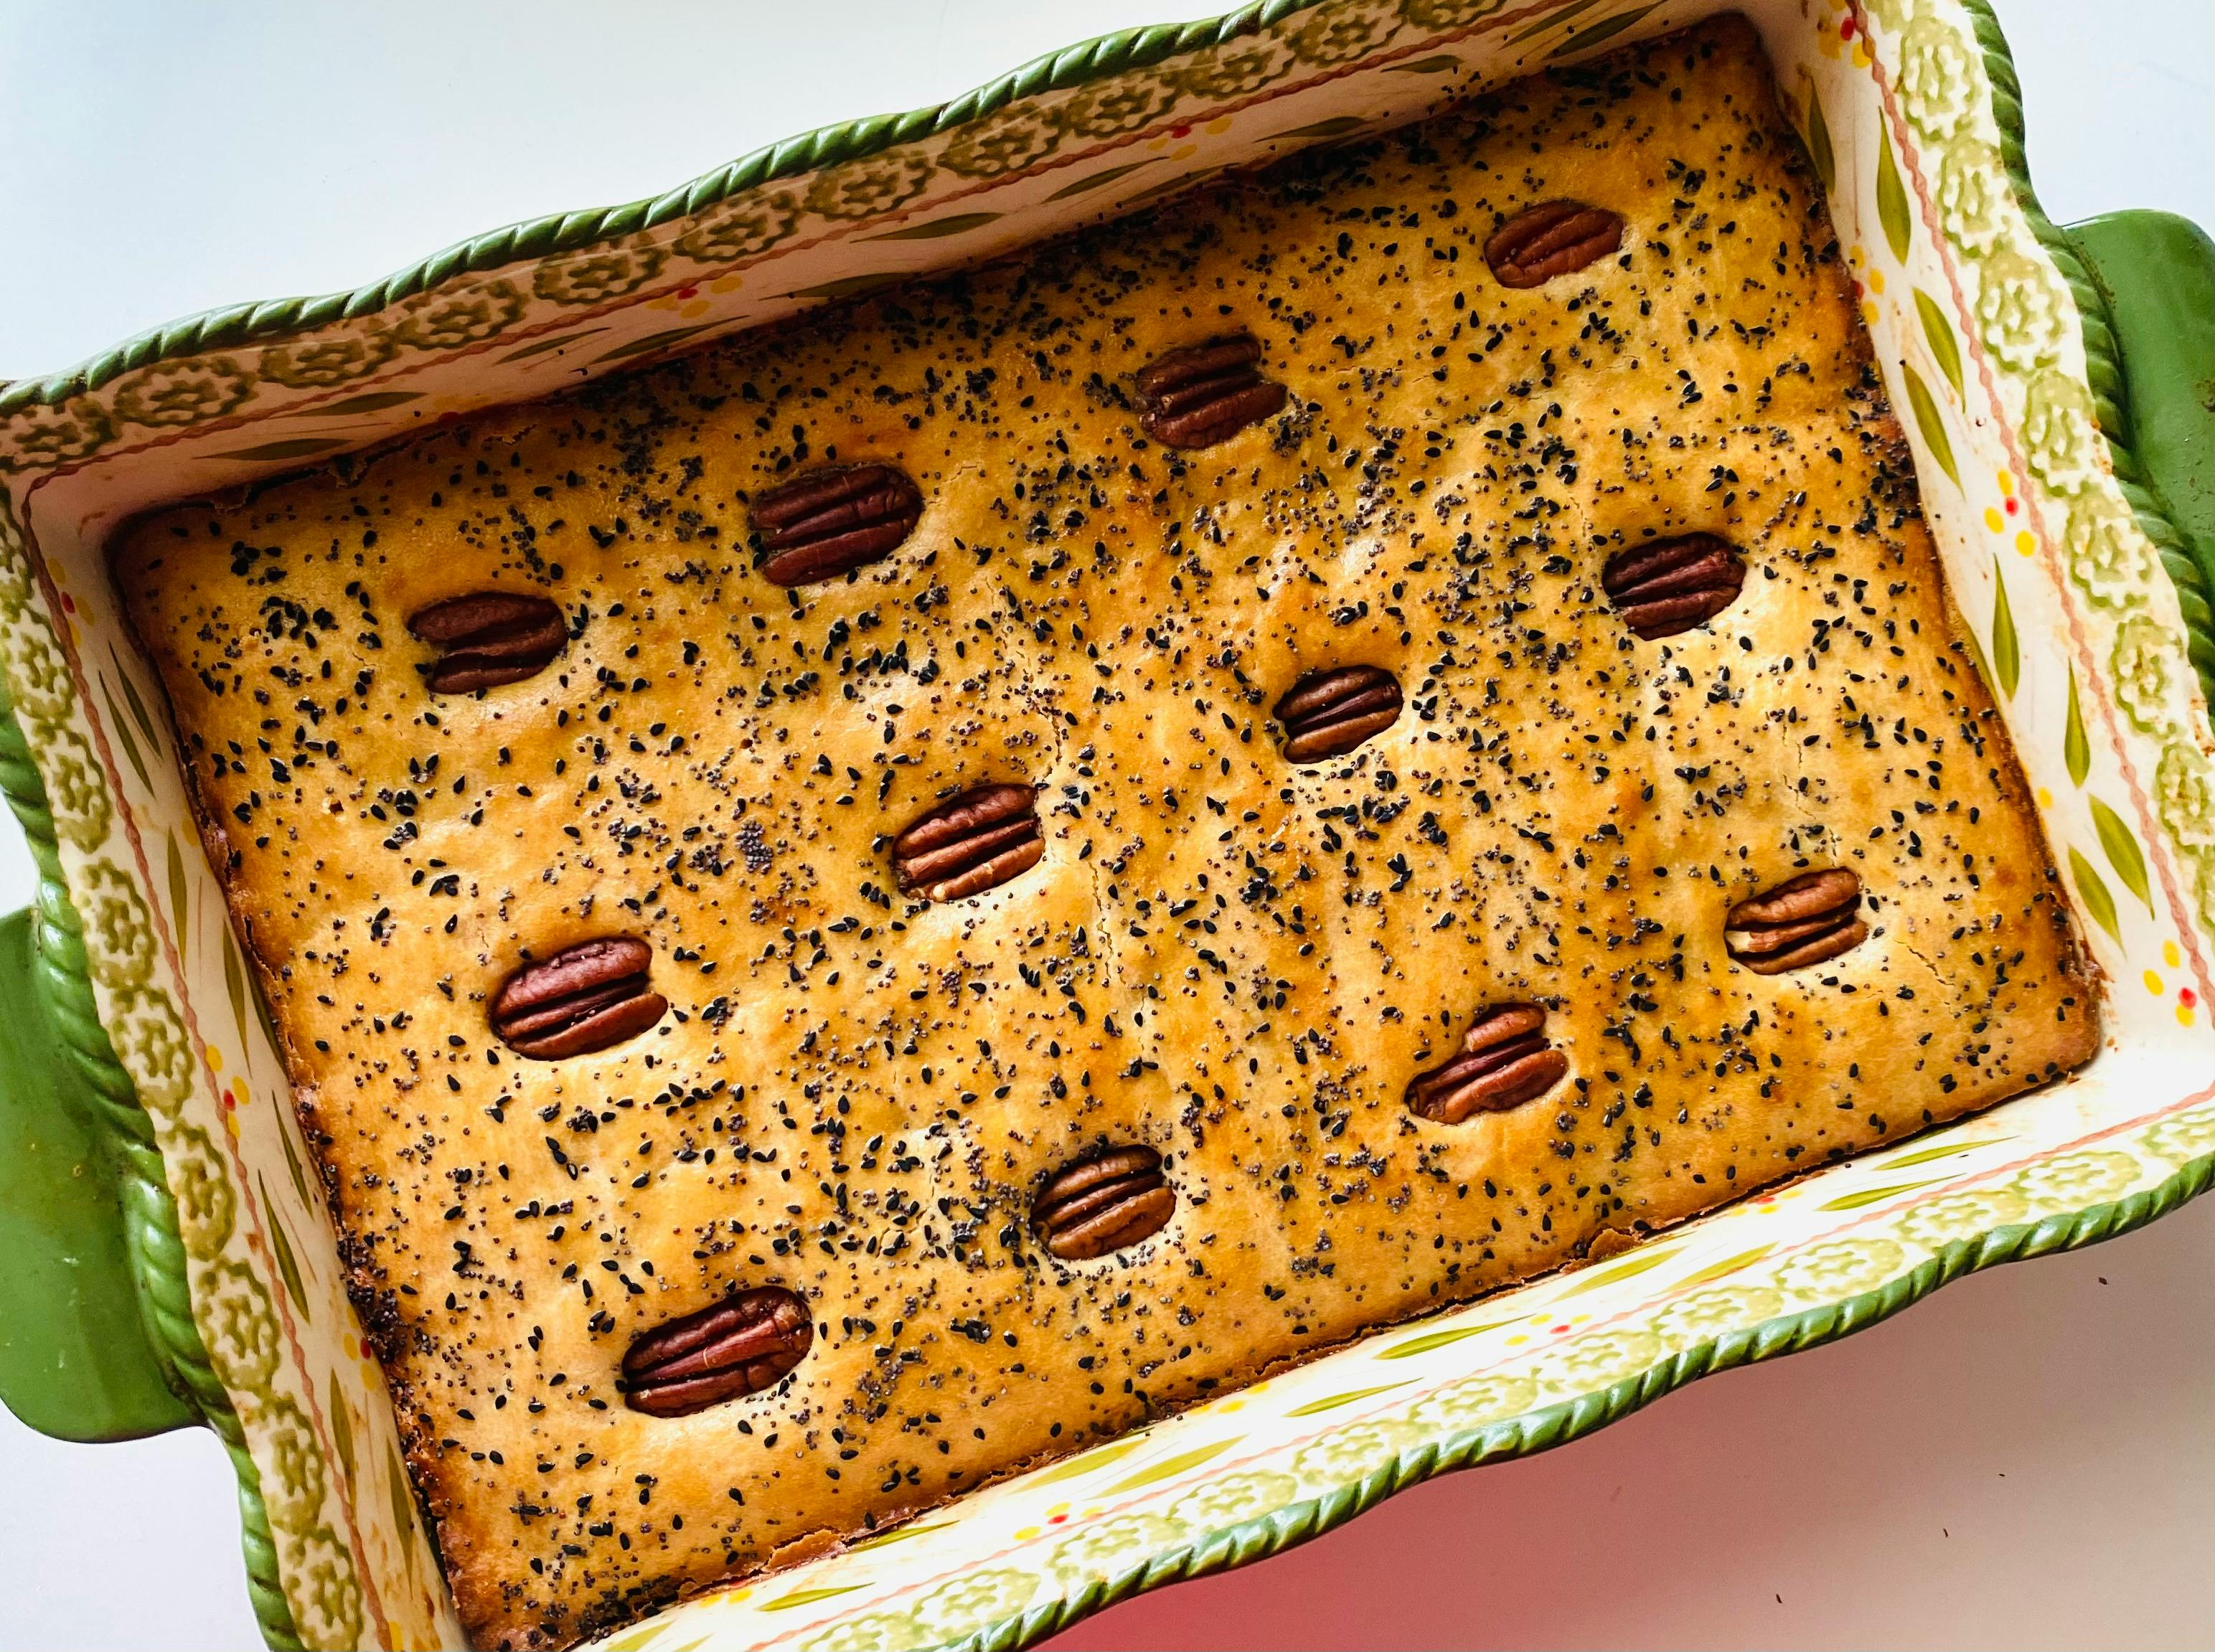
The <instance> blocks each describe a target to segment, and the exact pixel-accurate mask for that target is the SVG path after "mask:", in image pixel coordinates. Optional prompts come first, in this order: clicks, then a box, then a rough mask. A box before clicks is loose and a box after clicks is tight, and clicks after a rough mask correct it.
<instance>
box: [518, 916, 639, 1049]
mask: <svg viewBox="0 0 2215 1652" xmlns="http://www.w3.org/2000/svg"><path fill="white" fill-rule="evenodd" d="M651 964H653V948H651V947H649V946H648V945H647V944H646V943H645V942H644V941H642V940H640V939H637V938H636V937H635V936H631V935H611V936H607V937H605V938H604V939H599V940H587V941H580V942H578V943H577V945H574V946H565V947H563V948H562V949H561V951H558V952H556V953H555V954H554V956H553V957H551V958H542V959H540V960H539V961H538V962H537V963H536V964H525V965H524V967H523V968H521V969H520V970H517V971H516V972H515V973H514V974H513V975H512V976H508V978H507V980H506V982H505V983H504V984H503V985H502V986H501V988H500V990H499V991H498V992H497V993H495V994H493V1000H492V1030H493V1031H494V1033H495V1034H497V1035H498V1036H499V1037H500V1042H501V1043H505V1044H506V1046H507V1047H508V1048H509V1049H512V1050H513V1051H514V1052H515V1053H516V1054H517V1055H527V1056H529V1057H531V1059H532V1060H534V1061H541V1062H554V1061H559V1060H561V1058H562V1057H563V1056H565V1055H591V1054H592V1053H593V1052H594V1051H595V1050H601V1049H610V1048H611V1047H613V1046H614V1045H617V1044H619V1043H623V1040H624V1039H626V1038H635V1037H637V1036H638V1035H639V1034H640V1033H641V1032H644V1031H646V1030H647V1028H648V1027H650V1026H652V1025H653V1024H654V1023H655V1022H656V1021H659V1020H660V1019H661V1017H662V1014H663V1013H664V1012H665V1011H666V1010H667V1009H668V1007H669V1000H667V999H666V998H664V997H663V996H662V995H661V994H660V993H657V992H653V991H651V990H649V989H648V988H647V968H648V967H649V966H650V965H651Z"/></svg>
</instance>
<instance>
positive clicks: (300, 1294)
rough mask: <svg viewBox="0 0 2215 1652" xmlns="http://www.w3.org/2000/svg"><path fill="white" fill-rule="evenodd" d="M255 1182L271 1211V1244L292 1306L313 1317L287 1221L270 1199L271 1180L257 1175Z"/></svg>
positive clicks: (264, 1207)
mask: <svg viewBox="0 0 2215 1652" xmlns="http://www.w3.org/2000/svg"><path fill="white" fill-rule="evenodd" d="M254 1180H255V1185H256V1186H258V1187H259V1188H260V1189H261V1208H263V1209H264V1210H266V1211H267V1212H268V1213H269V1245H270V1248H271V1249H272V1250H273V1251H276V1252H277V1271H278V1272H279V1273H280V1274H282V1275H284V1276H285V1294H286V1295H287V1296H289V1297H291V1299H292V1306H294V1307H296V1308H298V1309H299V1311H300V1317H301V1318H302V1319H314V1318H315V1317H316V1316H315V1312H314V1310H312V1309H311V1308H310V1307H309V1306H308V1292H307V1288H306V1287H304V1285H302V1284H301V1282H300V1260H299V1258H298V1257H296V1256H294V1255H293V1254H292V1241H291V1239H288V1238H286V1237H285V1223H284V1221H283V1220H282V1219H281V1218H280V1217H279V1215H277V1207H276V1206H275V1205H273V1204H272V1203H271V1202H270V1201H269V1182H268V1178H267V1177H261V1176H257V1177H255V1178H254Z"/></svg>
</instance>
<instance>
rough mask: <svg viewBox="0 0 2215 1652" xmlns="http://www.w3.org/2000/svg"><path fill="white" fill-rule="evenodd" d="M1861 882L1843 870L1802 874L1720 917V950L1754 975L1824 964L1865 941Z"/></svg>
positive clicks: (1831, 869)
mask: <svg viewBox="0 0 2215 1652" xmlns="http://www.w3.org/2000/svg"><path fill="white" fill-rule="evenodd" d="M1861 910H1862V880H1861V879H1860V878H1858V877H1856V876H1855V874H1853V873H1852V872H1848V871H1846V870H1845V868H1844V867H1843V866H1832V867H1831V868H1829V869H1828V870H1826V871H1824V872H1801V874H1800V875H1799V876H1798V877H1796V878H1786V879H1785V880H1784V881H1783V882H1782V883H1781V884H1778V885H1777V886H1776V888H1775V889H1771V890H1764V891H1763V892H1762V893H1761V894H1759V895H1757V896H1754V897H1753V898H1752V899H1751V900H1747V901H1740V902H1739V903H1738V904H1737V905H1736V906H1734V907H1733V908H1732V909H1730V910H1729V911H1728V912H1727V913H1726V914H1725V915H1724V916H1723V945H1724V947H1725V949H1726V950H1727V951H1729V953H1730V955H1731V957H1732V958H1734V959H1735V960H1737V961H1738V962H1739V963H1740V964H1744V965H1746V968H1747V969H1749V970H1752V971H1753V972H1754V973H1755V974H1756V975H1764V976H1776V975H1782V974H1783V973H1784V972H1785V971H1786V970H1804V969H1806V968H1807V966H1808V965H1809V964H1824V963H1827V962H1829V961H1830V960H1831V959H1832V958H1836V957H1838V954H1839V953H1841V952H1844V951H1848V950H1849V949H1850V948H1852V947H1856V946H1858V945H1861V944H1862V941H1864V940H1866V939H1868V925H1867V924H1865V923H1863V922H1862V916H1861Z"/></svg>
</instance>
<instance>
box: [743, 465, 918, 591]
mask: <svg viewBox="0 0 2215 1652" xmlns="http://www.w3.org/2000/svg"><path fill="white" fill-rule="evenodd" d="M922 517H923V493H922V492H921V490H920V489H918V488H917V486H916V485H915V483H914V481H913V480H911V478H910V477H909V475H908V474H907V473H906V472H905V471H904V470H896V469H894V468H893V467H892V466H890V465H851V466H849V467H847V468H844V469H840V470H818V471H813V472H811V473H809V474H807V475H805V476H801V477H798V478H796V479H795V480H792V481H789V482H787V483H786V484H785V485H784V486H782V487H777V488H772V489H771V490H770V492H768V493H764V494H763V495H762V496H761V497H760V498H759V499H756V500H755V501H754V525H755V527H756V529H758V531H759V533H760V535H761V542H762V550H763V552H764V555H763V558H762V565H761V571H762V577H763V578H765V579H767V580H768V581H769V582H770V584H773V585H808V584H814V583H815V582H816V581H818V580H821V579H835V578H838V576H839V575H840V574H842V573H851V572H853V571H854V570H855V569H856V568H863V567H867V566H868V565H869V564H870V563H872V562H881V561H882V560H884V559H885V558H886V557H887V556H890V555H891V554H893V552H894V551H895V550H897V549H899V544H900V541H902V540H904V539H905V538H906V537H907V536H908V535H910V534H911V533H913V532H914V531H915V524H916V523H917V522H918V521H919V520H921V519H922Z"/></svg>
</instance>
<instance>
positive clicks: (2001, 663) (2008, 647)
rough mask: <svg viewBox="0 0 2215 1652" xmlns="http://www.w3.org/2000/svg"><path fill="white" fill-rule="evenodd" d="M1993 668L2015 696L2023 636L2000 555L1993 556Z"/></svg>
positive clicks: (2007, 691) (2005, 690)
mask: <svg viewBox="0 0 2215 1652" xmlns="http://www.w3.org/2000/svg"><path fill="white" fill-rule="evenodd" d="M1992 669H1993V670H1996V671H1997V672H1998V673H1999V679H1998V681H1999V690H2000V693H2001V694H2003V695H2004V696H2005V697H2006V698H2008V699H2009V700H2012V699H2014V698H2015V687H2016V683H2018V682H2022V639H2021V638H2019V637H2017V636H2016V631H2015V609H2014V608H2013V606H2012V605H2010V604H2009V602H2008V594H2007V578H2006V576H2005V575H2003V574H2002V573H2001V572H2000V560H1999V558H1997V556H1996V557H1994V558H1993V559H1992Z"/></svg>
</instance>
